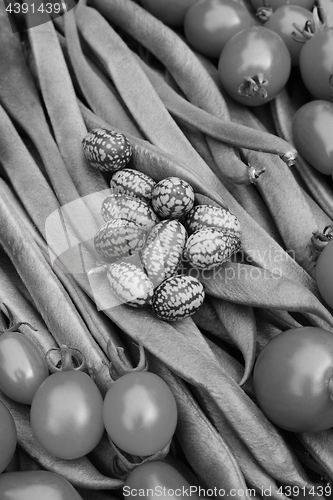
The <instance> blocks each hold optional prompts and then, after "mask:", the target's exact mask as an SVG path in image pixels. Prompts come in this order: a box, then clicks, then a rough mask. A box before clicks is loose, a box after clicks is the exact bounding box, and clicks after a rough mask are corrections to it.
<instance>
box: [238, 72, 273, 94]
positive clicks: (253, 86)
mask: <svg viewBox="0 0 333 500" xmlns="http://www.w3.org/2000/svg"><path fill="white" fill-rule="evenodd" d="M267 85H268V80H266V79H265V78H264V75H263V74H262V73H257V74H256V75H254V76H246V77H245V78H244V81H243V83H242V84H241V85H240V86H239V88H238V93H239V94H240V95H242V96H244V97H249V98H251V97H254V96H256V95H261V97H262V98H263V99H266V98H267V95H268V94H267V90H266V89H265V87H267Z"/></svg>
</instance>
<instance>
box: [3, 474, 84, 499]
mask: <svg viewBox="0 0 333 500" xmlns="http://www.w3.org/2000/svg"><path fill="white" fill-rule="evenodd" d="M0 498H2V499H3V500H82V497H81V495H79V493H78V492H77V491H76V489H75V488H74V487H73V486H72V485H71V483H70V482H69V481H67V479H65V478H63V477H62V476H60V475H59V474H54V473H53V472H48V471H44V470H34V471H25V472H5V473H4V474H1V476H0Z"/></svg>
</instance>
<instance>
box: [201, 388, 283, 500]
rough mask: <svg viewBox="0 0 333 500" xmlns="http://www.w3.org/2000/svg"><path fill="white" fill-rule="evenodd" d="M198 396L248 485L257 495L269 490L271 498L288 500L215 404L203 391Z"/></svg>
mask: <svg viewBox="0 0 333 500" xmlns="http://www.w3.org/2000/svg"><path fill="white" fill-rule="evenodd" d="M198 394H199V397H200V400H201V401H202V405H203V407H204V410H205V412H206V413H207V416H208V417H209V419H210V420H211V421H212V422H213V424H214V426H215V427H216V428H217V429H218V431H219V433H220V434H221V435H222V436H223V438H224V439H225V440H226V442H227V443H228V445H229V446H230V449H231V450H232V452H233V454H234V455H235V458H236V460H237V462H238V464H239V466H240V468H241V470H242V471H243V474H244V477H245V479H246V482H247V484H248V485H249V486H250V487H251V488H254V489H255V491H256V494H257V495H260V494H261V493H262V491H263V490H267V491H269V494H270V496H271V497H272V498H274V499H275V500H278V499H279V498H281V499H282V500H283V499H284V500H286V497H285V495H283V494H281V492H280V491H279V490H278V486H277V484H276V481H275V480H274V478H273V477H271V476H270V475H269V474H267V472H266V471H265V469H264V468H263V467H262V466H261V465H259V463H258V462H257V461H256V459H255V458H254V456H253V455H252V453H251V450H249V449H248V447H247V445H246V442H243V441H242V440H241V439H240V438H239V436H237V434H236V432H235V430H234V429H233V428H232V426H231V425H229V424H228V422H227V421H226V419H225V418H224V417H223V415H222V414H221V412H220V411H219V409H218V407H217V406H216V405H215V404H214V402H212V401H211V400H209V399H207V397H206V395H205V394H204V393H203V392H202V391H201V390H198Z"/></svg>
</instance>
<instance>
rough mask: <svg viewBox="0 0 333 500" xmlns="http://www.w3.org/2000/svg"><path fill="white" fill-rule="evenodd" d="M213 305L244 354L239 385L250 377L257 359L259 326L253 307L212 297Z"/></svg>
mask: <svg viewBox="0 0 333 500" xmlns="http://www.w3.org/2000/svg"><path fill="white" fill-rule="evenodd" d="M212 304H213V307H214V309H215V311H216V313H217V315H218V317H219V318H220V321H221V323H222V324H223V326H224V327H225V329H226V330H227V332H228V334H229V335H230V338H231V339H232V341H233V342H234V343H235V345H236V346H237V347H238V349H239V350H240V352H241V353H242V355H243V358H244V363H245V370H244V374H243V377H242V379H241V380H240V382H239V385H243V384H244V382H246V380H247V379H248V378H249V376H250V374H251V372H252V370H253V366H254V361H255V355H256V342H257V338H256V337H257V327H256V320H255V316H254V311H253V308H252V307H248V306H243V305H241V304H235V303H233V302H228V301H225V300H221V299H216V298H212Z"/></svg>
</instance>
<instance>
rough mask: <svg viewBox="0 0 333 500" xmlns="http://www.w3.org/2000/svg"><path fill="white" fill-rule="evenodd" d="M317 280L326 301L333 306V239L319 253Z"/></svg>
mask: <svg viewBox="0 0 333 500" xmlns="http://www.w3.org/2000/svg"><path fill="white" fill-rule="evenodd" d="M316 282H317V286H318V289H319V292H320V294H321V296H322V297H323V299H324V300H325V302H326V303H327V304H328V305H329V306H330V307H332V308H333V241H330V242H329V243H328V244H327V245H326V247H325V248H324V250H323V251H322V252H321V254H320V255H319V258H318V260H317V263H316Z"/></svg>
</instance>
